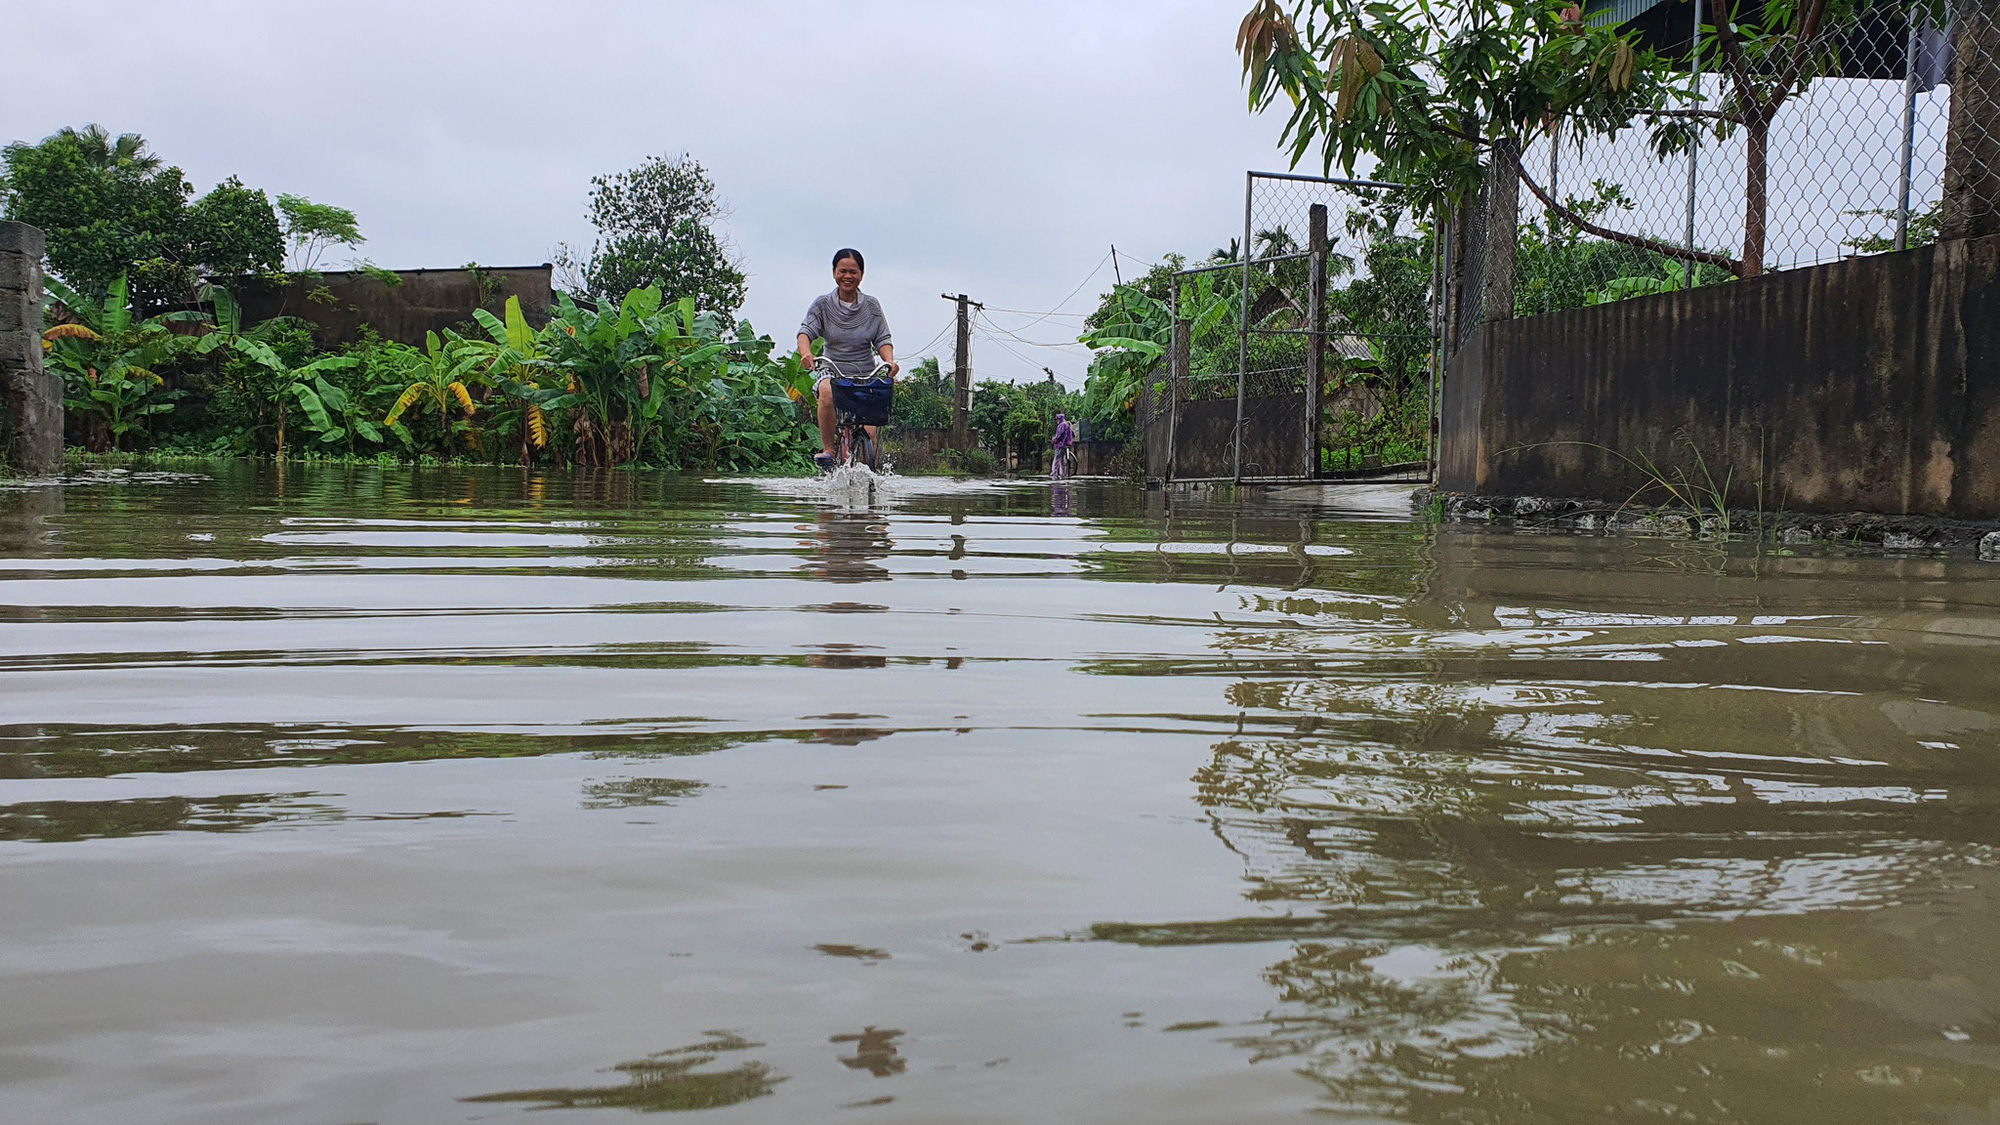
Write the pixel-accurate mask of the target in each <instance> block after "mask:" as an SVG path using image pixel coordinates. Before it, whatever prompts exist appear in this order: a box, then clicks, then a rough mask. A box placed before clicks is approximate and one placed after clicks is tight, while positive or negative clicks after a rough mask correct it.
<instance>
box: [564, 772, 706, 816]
mask: <svg viewBox="0 0 2000 1125" xmlns="http://www.w3.org/2000/svg"><path fill="white" fill-rule="evenodd" d="M706 788H708V786H707V785H706V784H705V783H703V782H699V781H686V780H683V779H681V778H673V777H621V778H618V779H617V780H615V781H594V782H591V783H590V784H588V785H586V786H584V787H583V807H584V808H586V809H637V808H647V807H650V806H653V805H672V804H677V803H679V802H680V801H681V800H683V799H685V798H688V797H692V796H694V795H695V794H697V793H699V792H701V791H702V790H703V789H706Z"/></svg>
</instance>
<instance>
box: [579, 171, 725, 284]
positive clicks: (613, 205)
mask: <svg viewBox="0 0 2000 1125" xmlns="http://www.w3.org/2000/svg"><path fill="white" fill-rule="evenodd" d="M590 183H591V192H590V213H589V217H590V224H591V226H593V227H595V228H596V230H597V239H596V241H595V242H594V243H593V244H592V245H591V249H590V255H589V257H588V258H582V259H579V258H578V257H577V256H576V255H575V253H574V252H572V251H571V250H570V249H569V248H568V247H566V246H565V247H562V248H560V249H559V250H558V253H557V264H558V266H560V267H562V269H563V272H564V273H565V274H566V275H568V277H569V279H570V282H571V284H572V285H573V286H574V287H576V288H577V289H578V290H579V292H578V294H577V295H578V296H582V297H588V298H590V299H592V300H596V301H599V302H617V301H619V300H622V299H623V297H624V296H625V294H627V293H631V292H633V291H635V290H642V289H646V288H656V289H658V290H660V291H661V292H662V293H664V294H666V295H668V296H669V297H670V298H673V299H676V300H678V299H680V298H684V297H685V298H692V299H693V300H694V302H695V307H696V308H697V309H699V310H700V311H702V312H705V313H714V314H717V315H720V316H723V317H733V316H734V315H735V314H736V310H737V309H738V308H740V307H741V306H742V304H743V293H744V285H745V279H744V276H743V272H742V271H741V270H739V269H738V268H737V267H736V263H735V262H734V261H733V260H732V259H731V257H730V254H729V247H728V245H727V244H726V243H725V242H724V241H723V240H722V237H721V236H720V235H718V234H717V233H716V232H715V229H714V226H715V223H716V222H717V220H719V219H721V218H722V217H723V209H722V204H721V202H720V200H718V199H717V197H716V191H715V182H714V181H713V180H711V179H710V178H709V175H708V172H707V171H706V170H705V169H703V168H702V166H701V163H700V162H699V161H697V160H695V159H694V158H692V157H690V156H688V155H687V154H685V153H683V154H682V155H680V156H679V157H675V158H673V159H668V158H665V157H652V158H650V159H648V160H647V161H646V162H645V163H643V164H641V165H639V166H638V167H637V168H634V169H632V170H631V171H628V172H618V173H615V174H613V175H609V176H597V177H594V178H592V180H591V181H590Z"/></svg>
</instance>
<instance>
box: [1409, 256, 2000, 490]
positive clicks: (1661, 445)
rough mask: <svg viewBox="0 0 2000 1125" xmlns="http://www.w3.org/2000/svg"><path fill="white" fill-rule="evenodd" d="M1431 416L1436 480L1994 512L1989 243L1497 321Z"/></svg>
mask: <svg viewBox="0 0 2000 1125" xmlns="http://www.w3.org/2000/svg"><path fill="white" fill-rule="evenodd" d="M1441 420H1442V424H1443V425H1442V429H1443V432H1442V435H1441V437H1442V442H1443V450H1442V456H1441V458H1440V463H1439V487H1440V488H1441V489H1442V490H1444V491H1447V492H1476V493H1480V494H1484V495H1516V496H1520V495H1533V496H1569V497H1584V498H1590V499H1597V500H1604V501H1609V502H1612V503H1622V502H1624V501H1626V500H1627V499H1629V498H1631V497H1632V496H1633V494H1634V493H1635V492H1636V491H1639V490H1640V489H1642V488H1644V486H1646V485H1647V483H1648V481H1649V476H1648V474H1647V472H1645V471H1644V470H1643V469H1642V468H1640V467H1639V465H1637V464H1635V463H1634V462H1646V461H1650V462H1652V463H1653V464H1655V465H1656V466H1658V467H1659V469H1660V470H1662V471H1663V472H1665V473H1666V474H1668V475H1673V474H1675V473H1685V474H1686V475H1687V476H1688V477H1689V478H1691V479H1692V480H1694V481H1696V482H1698V483H1699V484H1700V485H1701V486H1703V487H1706V486H1707V484H1708V481H1709V480H1711V479H1712V480H1713V482H1714V484H1715V485H1716V486H1718V487H1720V486H1723V485H1725V484H1726V485H1727V492H1728V502H1729V503H1730V504H1732V505H1735V506H1739V507H1744V508H1752V507H1759V506H1761V507H1764V508H1766V509H1773V508H1787V509H1792V510H1798V511H1815V512H1882V513H1891V514H1905V515H1929V516H1943V517H1952V518H1959V519H1987V520H1990V519H2000V237H1996V238H1986V239H1974V240H1969V241H1961V242H1948V243H1941V244H1939V245H1937V246H1930V247H1922V248H1919V249H1916V250H1910V251H1905V252H1903V253H1900V254H1882V255H1876V256H1872V257H1866V258H1855V259H1851V260H1848V261H1844V262H1838V263H1834V264H1831V265H1826V266H1817V267H1814V268H1811V269H1801V270H1791V271H1787V272H1783V273H1773V274H1767V275H1765V276H1763V277H1759V278H1754V279H1751V280H1749V281H1743V282H1737V283H1734V284H1728V285H1718V286H1711V287H1707V288H1702V289H1696V290H1693V291H1690V292H1683V293H1670V294H1663V295H1661V296H1657V297H1645V298H1639V299H1637V300H1630V301H1620V302H1617V303H1615V304H1609V305H1599V306H1596V307H1593V308H1586V309H1575V310H1571V311H1568V312H1561V313H1553V314H1550V315H1547V316H1538V317H1530V318H1527V319H1523V320H1515V321H1506V322H1501V323H1496V324H1489V325H1486V326H1484V327H1482V328H1481V330H1480V339H1479V341H1478V344H1477V348H1476V350H1474V349H1473V348H1468V349H1467V350H1466V351H1464V352H1461V353H1460V355H1459V356H1458V357H1457V359H1456V360H1454V364H1453V367H1452V368H1451V369H1450V370H1449V371H1448V372H1447V376H1446V384H1445V401H1444V406H1443V411H1442V419H1441ZM1664 499H1665V497H1664V496H1663V495H1662V494H1661V493H1660V492H1659V490H1657V489H1655V490H1653V491H1652V492H1650V493H1647V494H1645V495H1644V496H1642V497H1641V501H1642V502H1660V501H1663V500H1664ZM1760 502H1761V503H1760Z"/></svg>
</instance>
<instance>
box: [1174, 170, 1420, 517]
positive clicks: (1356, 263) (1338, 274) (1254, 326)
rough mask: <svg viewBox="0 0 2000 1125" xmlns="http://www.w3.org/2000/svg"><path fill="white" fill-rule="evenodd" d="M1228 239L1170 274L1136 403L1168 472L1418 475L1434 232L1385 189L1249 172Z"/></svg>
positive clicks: (1286, 476)
mask: <svg viewBox="0 0 2000 1125" xmlns="http://www.w3.org/2000/svg"><path fill="white" fill-rule="evenodd" d="M1246 189H1247V190H1246V196H1245V201H1244V226H1243V234H1242V236H1241V237H1240V238H1239V239H1236V240H1233V242H1232V245H1230V246H1229V247H1226V248H1223V249H1220V250H1218V251H1216V252H1215V253H1214V254H1212V255H1211V256H1210V261H1209V262H1208V263H1206V264H1204V265H1202V266H1199V267H1196V268H1193V269H1189V270H1186V271H1183V272H1181V273H1180V274H1177V275H1176V276H1175V277H1174V279H1173V286H1172V291H1171V298H1170V304H1171V311H1172V319H1173V323H1174V331H1173V334H1172V346H1171V347H1170V348H1169V351H1168V355H1167V357H1166V360H1167V362H1166V378H1165V380H1163V381H1162V382H1161V383H1160V384H1159V385H1158V386H1157V388H1156V389H1155V391H1154V392H1153V393H1152V394H1149V395H1148V396H1147V398H1146V400H1145V401H1144V402H1142V403H1141V410H1142V413H1141V421H1142V424H1146V425H1147V426H1148V435H1149V453H1152V454H1156V455H1153V456H1149V461H1148V463H1149V464H1150V465H1153V466H1156V471H1155V473H1154V475H1155V476H1157V477H1160V478H1162V479H1172V480H1204V479H1235V480H1304V479H1313V478H1317V477H1323V476H1328V475H1344V474H1369V475H1375V476H1384V475H1387V476H1394V475H1398V474H1400V475H1405V476H1409V477H1412V478H1413V479H1421V478H1427V476H1428V472H1429V462H1430V456H1431V451H1430V444H1431V425H1430V419H1431V417H1432V413H1433V411H1432V394H1433V390H1434V387H1435V379H1434V378H1433V374H1434V372H1435V370H1436V367H1437V362H1438V349H1437V347H1436V341H1437V330H1438V323H1437V314H1436V307H1435V303H1434V301H1433V300H1432V295H1433V293H1435V292H1436V291H1437V288H1438V280H1439V278H1438V268H1439V263H1438V260H1437V254H1436V240H1435V239H1433V238H1432V237H1431V235H1430V233H1429V231H1428V229H1427V228H1423V227H1420V226H1419V225H1418V224H1417V223H1416V222H1415V221H1414V220H1413V219H1412V218H1411V217H1410V216H1409V215H1408V214H1407V213H1406V211H1405V210H1404V208H1403V206H1402V201H1401V192H1400V189H1399V188H1396V187H1394V186H1393V185H1387V184H1375V183H1369V182H1366V181H1355V180H1330V179H1320V178H1315V177H1307V176H1294V175H1285V174H1277V173H1258V172H1253V173H1250V174H1249V176H1248V179H1247V185H1246Z"/></svg>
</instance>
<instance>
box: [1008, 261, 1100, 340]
mask: <svg viewBox="0 0 2000 1125" xmlns="http://www.w3.org/2000/svg"><path fill="white" fill-rule="evenodd" d="M1110 260H1111V254H1110V252H1109V251H1106V252H1105V255H1104V256H1103V257H1102V258H1099V259H1098V260H1097V264H1096V265H1095V266H1092V267H1091V270H1090V272H1089V273H1088V274H1085V275H1084V278H1083V280H1082V281H1079V282H1077V283H1076V288H1074V289H1072V290H1070V291H1069V296H1067V297H1064V298H1063V299H1062V300H1060V301H1057V302H1056V309H1057V310H1060V309H1061V308H1062V307H1063V306H1064V305H1067V304H1069V303H1070V302H1071V301H1073V300H1075V299H1076V295H1077V294H1078V293H1081V292H1083V287H1084V286H1086V285H1089V284H1090V283H1091V282H1092V281H1094V280H1095V279H1096V278H1097V275H1098V274H1100V273H1103V272H1104V265H1105V263H1106V262H1109V261H1110ZM1023 315H1027V316H1033V317H1034V318H1035V319H1033V320H1031V321H1029V322H1028V323H1026V324H1023V325H1022V326H1021V327H1023V328H1033V327H1034V326H1035V325H1037V324H1040V323H1041V322H1042V321H1044V320H1047V319H1048V318H1049V317H1052V316H1056V315H1058V312H1054V311H1052V312H1046V313H1026V314H1023Z"/></svg>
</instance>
